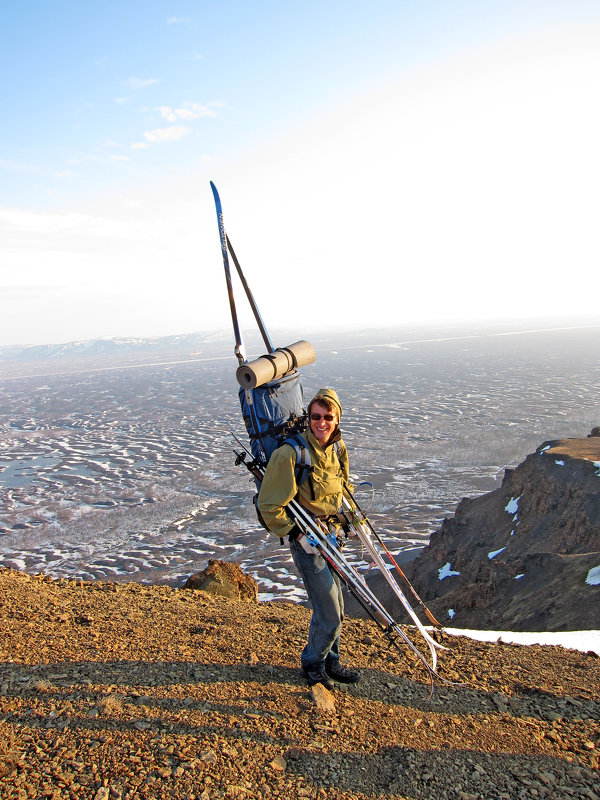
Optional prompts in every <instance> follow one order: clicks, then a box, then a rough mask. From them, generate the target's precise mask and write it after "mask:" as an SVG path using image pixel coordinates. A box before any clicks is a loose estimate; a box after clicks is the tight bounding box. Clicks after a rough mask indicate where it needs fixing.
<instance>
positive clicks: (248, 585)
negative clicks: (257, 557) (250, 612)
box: [184, 559, 258, 603]
mask: <svg viewBox="0 0 600 800" xmlns="http://www.w3.org/2000/svg"><path fill="white" fill-rule="evenodd" d="M184 588H186V589H201V590H202V591H203V592H207V593H208V594H213V595H219V596H221V597H228V598H229V599H230V600H242V601H246V602H248V603H258V583H257V582H256V581H255V580H254V578H252V577H251V576H250V575H246V574H245V573H244V572H242V569H241V567H240V565H239V564H231V563H229V562H227V561H219V560H217V559H211V560H210V561H209V562H208V566H207V567H206V569H204V570H202V572H196V573H194V575H191V576H190V577H189V578H188V579H187V581H186V582H185V587H184Z"/></svg>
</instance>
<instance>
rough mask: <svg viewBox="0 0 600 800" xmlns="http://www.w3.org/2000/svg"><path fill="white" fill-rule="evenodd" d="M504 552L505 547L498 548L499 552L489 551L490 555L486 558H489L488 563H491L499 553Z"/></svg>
mask: <svg viewBox="0 0 600 800" xmlns="http://www.w3.org/2000/svg"><path fill="white" fill-rule="evenodd" d="M504 550H506V547H501V548H500V550H492V551H491V553H488V558H489V559H490V561H491V560H492V558H496V556H497V555H498V554H499V553H502V552H503V551H504Z"/></svg>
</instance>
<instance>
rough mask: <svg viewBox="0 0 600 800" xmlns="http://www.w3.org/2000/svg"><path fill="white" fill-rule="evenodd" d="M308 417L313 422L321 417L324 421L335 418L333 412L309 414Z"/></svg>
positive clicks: (330, 420)
mask: <svg viewBox="0 0 600 800" xmlns="http://www.w3.org/2000/svg"><path fill="white" fill-rule="evenodd" d="M310 418H311V420H312V421H313V422H318V421H319V420H320V419H321V418H323V419H324V420H325V422H333V420H334V419H335V417H334V415H333V414H311V415H310Z"/></svg>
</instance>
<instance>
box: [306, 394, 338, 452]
mask: <svg viewBox="0 0 600 800" xmlns="http://www.w3.org/2000/svg"><path fill="white" fill-rule="evenodd" d="M338 421H339V420H338V417H337V414H336V413H335V411H334V410H333V408H327V406H324V405H323V404H322V403H320V402H319V401H318V400H315V402H314V403H313V404H312V405H311V407H310V429H311V431H312V432H313V433H314V435H315V437H316V438H317V440H318V442H319V444H320V445H322V446H323V447H324V446H325V445H326V444H327V442H328V441H329V440H330V439H331V437H332V435H333V433H334V431H335V429H336V427H337V424H338Z"/></svg>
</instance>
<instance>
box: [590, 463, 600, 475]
mask: <svg viewBox="0 0 600 800" xmlns="http://www.w3.org/2000/svg"><path fill="white" fill-rule="evenodd" d="M592 464H593V465H594V466H595V467H597V469H598V472H597V473H596V475H597V476H598V477H599V478H600V461H592Z"/></svg>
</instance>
